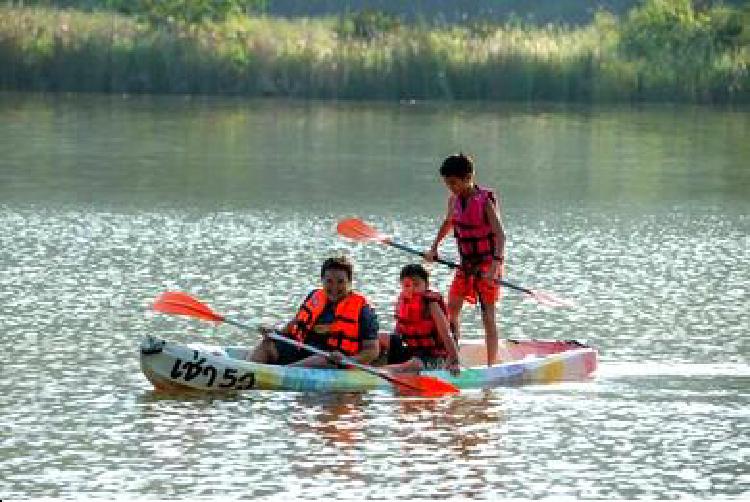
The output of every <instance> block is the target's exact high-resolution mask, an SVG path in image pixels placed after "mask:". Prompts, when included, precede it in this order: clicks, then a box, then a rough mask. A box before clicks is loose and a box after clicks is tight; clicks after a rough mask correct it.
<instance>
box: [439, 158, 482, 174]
mask: <svg viewBox="0 0 750 502" xmlns="http://www.w3.org/2000/svg"><path fill="white" fill-rule="evenodd" d="M473 173H474V159H472V158H471V156H470V155H464V154H463V153H457V154H454V155H449V156H448V157H446V158H445V160H444V161H443V164H442V165H441V166H440V176H455V177H457V178H466V177H467V176H469V175H470V174H473Z"/></svg>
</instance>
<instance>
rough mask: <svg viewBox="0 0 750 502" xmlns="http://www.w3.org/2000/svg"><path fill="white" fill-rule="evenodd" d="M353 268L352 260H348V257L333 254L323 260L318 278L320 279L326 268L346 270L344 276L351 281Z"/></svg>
mask: <svg viewBox="0 0 750 502" xmlns="http://www.w3.org/2000/svg"><path fill="white" fill-rule="evenodd" d="M353 268H354V266H353V265H352V262H351V261H349V258H347V257H346V256H335V257H333V258H328V259H326V261H324V262H323V266H322V267H320V278H321V279H322V278H323V276H324V275H325V273H326V271H328V270H343V271H344V272H346V276H347V277H348V278H349V281H351V280H352V270H353Z"/></svg>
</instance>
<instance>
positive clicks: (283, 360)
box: [248, 256, 380, 368]
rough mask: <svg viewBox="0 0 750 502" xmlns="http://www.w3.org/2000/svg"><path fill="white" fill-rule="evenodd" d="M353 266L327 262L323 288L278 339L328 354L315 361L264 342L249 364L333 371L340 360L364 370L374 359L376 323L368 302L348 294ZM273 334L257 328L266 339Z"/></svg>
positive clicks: (300, 350)
mask: <svg viewBox="0 0 750 502" xmlns="http://www.w3.org/2000/svg"><path fill="white" fill-rule="evenodd" d="M352 269H353V267H352V263H351V262H350V261H349V259H348V258H346V257H344V256H341V257H335V258H328V259H327V260H326V261H324V262H323V266H322V267H321V269H320V278H321V282H322V287H321V288H318V289H314V290H313V291H311V292H310V293H309V294H308V295H307V297H306V298H305V300H304V301H303V302H302V305H301V306H300V308H299V311H298V313H297V315H296V316H295V318H294V319H293V320H291V321H290V322H289V323H287V325H286V326H285V327H284V329H282V330H281V334H283V335H285V336H287V337H288V338H290V339H291V340H296V341H298V342H302V343H305V344H308V345H311V346H313V347H316V348H319V349H322V350H325V351H327V352H330V354H331V356H330V357H326V356H322V355H316V354H313V353H311V352H309V351H308V350H305V349H304V348H302V347H299V346H298V345H295V344H294V343H284V342H282V341H278V340H273V339H271V338H269V337H264V338H263V340H262V341H261V342H260V343H259V344H258V345H257V346H256V347H255V348H254V349H253V350H252V351H251V353H250V356H249V358H248V360H250V361H253V362H257V363H263V364H282V365H290V366H306V367H311V368H335V367H339V366H340V364H339V363H340V362H341V357H342V356H347V357H350V358H352V359H354V360H356V361H358V362H360V363H362V364H368V363H370V362H371V361H372V360H374V359H375V358H377V357H378V353H379V350H380V348H379V345H378V318H377V315H376V314H375V311H374V310H373V309H372V307H370V305H369V302H368V301H367V299H366V298H365V297H364V296H362V295H361V294H359V293H356V292H354V291H352ZM274 331H275V328H272V327H269V326H261V327H260V332H261V333H262V334H268V333H271V332H274Z"/></svg>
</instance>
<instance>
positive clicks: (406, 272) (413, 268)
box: [399, 263, 430, 285]
mask: <svg viewBox="0 0 750 502" xmlns="http://www.w3.org/2000/svg"><path fill="white" fill-rule="evenodd" d="M407 277H419V278H420V279H423V280H424V282H426V283H427V284H428V285H429V284H430V273H429V272H428V271H427V270H426V269H425V268H424V267H423V266H422V265H420V264H418V263H410V264H409V265H404V267H403V268H402V269H401V275H400V276H399V280H401V281H403V280H404V279H406V278H407Z"/></svg>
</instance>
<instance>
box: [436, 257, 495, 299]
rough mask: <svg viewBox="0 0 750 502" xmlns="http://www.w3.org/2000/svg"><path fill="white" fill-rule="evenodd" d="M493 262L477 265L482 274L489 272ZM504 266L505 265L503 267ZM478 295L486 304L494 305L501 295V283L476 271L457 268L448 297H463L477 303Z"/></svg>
mask: <svg viewBox="0 0 750 502" xmlns="http://www.w3.org/2000/svg"><path fill="white" fill-rule="evenodd" d="M491 266H492V262H484V263H482V264H480V265H479V266H478V267H477V270H478V272H479V273H481V274H485V273H487V271H488V270H489V269H490V267H491ZM503 268H504V267H503ZM477 296H479V299H481V300H482V303H483V304H485V305H494V304H495V303H497V301H498V300H499V299H500V297H501V293H500V285H499V284H498V283H497V282H495V281H494V280H491V279H487V278H486V277H479V276H478V275H477V274H476V273H467V272H466V271H464V270H463V269H461V268H459V269H457V270H456V275H454V276H453V282H452V283H451V286H450V289H449V290H448V298H449V299H450V298H463V299H464V300H466V301H468V302H469V303H472V304H475V303H477Z"/></svg>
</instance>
